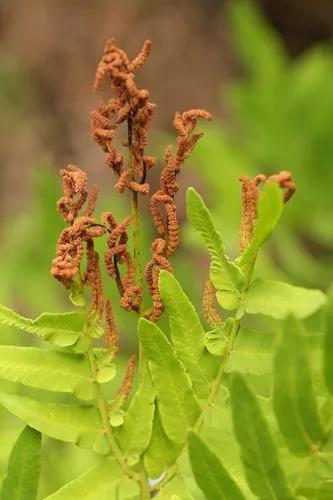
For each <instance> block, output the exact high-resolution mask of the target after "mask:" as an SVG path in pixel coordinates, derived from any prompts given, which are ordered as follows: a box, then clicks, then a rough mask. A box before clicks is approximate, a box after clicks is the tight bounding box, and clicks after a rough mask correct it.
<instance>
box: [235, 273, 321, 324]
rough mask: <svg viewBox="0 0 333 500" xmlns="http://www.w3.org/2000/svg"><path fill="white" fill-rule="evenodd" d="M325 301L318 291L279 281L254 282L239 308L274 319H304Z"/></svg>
mask: <svg viewBox="0 0 333 500" xmlns="http://www.w3.org/2000/svg"><path fill="white" fill-rule="evenodd" d="M325 301H326V297H325V295H324V294H323V292H321V291H320V290H309V289H306V288H301V287H296V286H293V285H289V284H288V283H283V282H281V281H269V280H267V281H263V280H259V279H258V280H256V281H254V282H253V284H252V285H251V286H250V288H249V290H248V292H247V294H246V295H245V297H244V300H243V302H242V304H241V308H242V309H243V310H244V312H247V313H249V314H264V315H266V316H271V317H272V318H275V319H285V318H287V317H288V316H291V315H292V316H295V317H296V318H306V317H307V316H310V315H311V314H313V313H314V312H316V311H317V310H318V309H320V308H321V307H322V306H323V305H324V304H325Z"/></svg>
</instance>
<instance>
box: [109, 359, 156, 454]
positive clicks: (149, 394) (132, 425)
mask: <svg viewBox="0 0 333 500" xmlns="http://www.w3.org/2000/svg"><path fill="white" fill-rule="evenodd" d="M154 400H155V389H154V386H153V383H152V380H151V375H150V372H149V368H148V364H147V363H145V365H144V367H143V370H142V377H141V380H140V383H139V387H138V389H137V391H136V393H135V395H134V397H133V399H132V401H131V403H130V405H129V408H128V410H127V411H126V413H125V417H124V424H123V426H122V427H121V428H120V429H119V431H118V432H117V433H116V438H117V441H118V443H119V444H120V447H121V449H122V451H123V452H124V454H125V455H126V456H132V457H140V455H142V453H143V452H144V451H145V450H146V449H147V448H148V446H149V442H150V439H151V435H152V430H153V420H154V412H155V406H154Z"/></svg>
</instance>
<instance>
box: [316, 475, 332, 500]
mask: <svg viewBox="0 0 333 500" xmlns="http://www.w3.org/2000/svg"><path fill="white" fill-rule="evenodd" d="M332 498H333V479H330V480H328V481H322V482H321V483H320V485H319V488H318V490H317V494H316V500H332Z"/></svg>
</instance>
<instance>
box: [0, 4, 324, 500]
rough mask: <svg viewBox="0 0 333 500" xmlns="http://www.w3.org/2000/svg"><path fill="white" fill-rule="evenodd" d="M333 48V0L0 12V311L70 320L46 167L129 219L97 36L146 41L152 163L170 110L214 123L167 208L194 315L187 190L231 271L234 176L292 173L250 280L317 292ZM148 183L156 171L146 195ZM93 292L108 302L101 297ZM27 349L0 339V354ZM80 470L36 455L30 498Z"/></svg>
mask: <svg viewBox="0 0 333 500" xmlns="http://www.w3.org/2000/svg"><path fill="white" fill-rule="evenodd" d="M332 34H333V3H332V2H331V0H317V1H316V2H312V1H311V0H284V1H280V2H275V1H274V0H262V1H260V2H259V1H258V2H257V3H254V2H252V3H249V2H246V1H233V0H230V1H229V2H228V1H221V0H204V1H199V0H191V1H190V0H187V1H186V0H178V1H176V0H175V1H172V0H161V1H153V0H123V1H122V2H117V1H116V0H111V1H107V0H99V1H98V2H93V1H84V0H73V1H71V2H67V1H65V0H58V1H57V2H53V1H52V0H35V1H34V2H33V3H32V4H31V3H30V2H24V1H23V0H11V1H3V2H1V5H0V39H1V47H0V104H1V114H0V130H1V135H0V146H1V152H2V155H1V158H0V169H1V175H0V217H1V220H0V276H1V280H0V302H1V303H2V304H4V305H7V306H10V307H14V308H16V309H17V310H18V311H19V312H20V313H21V314H24V315H27V316H31V317H32V316H36V315H38V314H39V313H40V312H42V311H44V310H48V311H51V312H53V311H62V310H66V309H68V308H69V307H70V304H69V302H68V298H67V295H66V293H65V292H64V290H63V289H62V288H61V286H60V285H59V284H58V283H57V282H56V281H55V280H53V279H52V278H51V276H50V275H49V267H50V262H51V259H52V258H53V255H54V249H55V244H56V240H57V237H58V234H59V232H60V231H61V230H62V228H63V223H62V220H61V218H60V216H59V215H58V214H57V212H56V210H55V203H56V200H57V198H59V196H60V193H61V189H60V182H59V178H58V175H57V171H58V169H59V168H62V167H63V166H66V164H67V163H74V164H77V165H79V166H80V167H81V168H83V169H84V170H87V171H88V173H89V175H90V180H91V182H98V183H99V184H100V185H101V186H102V187H103V189H102V194H101V198H100V201H99V209H100V210H104V209H111V210H112V211H113V212H114V213H115V214H116V215H118V216H119V217H120V216H122V215H127V213H128V206H129V205H128V199H127V198H126V197H125V196H119V195H118V194H117V193H115V192H114V191H113V189H112V187H113V184H114V179H113V177H112V173H111V172H110V171H107V170H106V169H105V168H104V166H103V156H102V154H101V152H100V151H99V149H98V147H97V145H96V144H95V143H94V142H93V140H92V139H91V138H90V131H89V129H90V125H89V112H90V111H91V110H92V109H93V108H94V106H95V104H96V102H97V100H98V98H97V97H96V96H94V95H92V94H91V83H92V81H93V77H94V71H95V66H96V63H97V61H98V59H99V57H100V54H101V52H102V49H103V45H104V41H105V39H106V38H107V37H108V36H110V35H112V36H114V37H115V38H116V39H117V41H118V43H119V44H120V45H121V46H122V47H124V48H125V49H126V50H128V52H129V54H130V55H132V54H133V55H134V54H135V53H136V52H137V50H138V49H139V47H140V46H141V44H142V41H143V40H144V39H145V38H150V39H152V41H153V44H154V45H153V52H152V55H151V57H150V59H149V61H148V62H147V64H146V66H145V67H144V68H143V69H142V70H141V71H140V73H139V74H138V82H139V84H140V85H141V86H144V87H147V88H148V89H149V90H150V91H151V98H152V100H153V101H154V102H156V103H157V105H158V109H157V113H156V118H155V120H154V123H153V127H152V131H151V144H150V148H149V149H150V152H151V153H157V154H158V155H159V157H160V158H161V157H162V154H163V148H164V146H165V145H166V144H168V143H169V142H172V141H173V139H174V137H173V131H172V127H171V123H172V119H173V114H174V111H176V110H183V109H187V108H190V107H195V108H197V107H204V108H206V109H208V110H209V111H211V112H212V113H213V116H214V121H213V123H212V124H209V125H208V126H207V125H204V127H203V128H204V130H205V132H206V135H205V137H204V138H203V139H202V140H201V142H200V144H199V146H198V148H197V150H196V151H195V153H194V155H193V156H192V158H191V159H190V160H189V161H188V162H187V164H186V166H185V168H184V169H183V171H182V174H181V179H182V185H183V188H182V191H181V193H180V194H179V197H178V201H179V217H180V220H181V222H182V224H183V226H182V245H181V248H180V249H179V251H178V253H177V254H176V256H175V257H174V258H173V260H172V264H173V266H174V268H175V270H176V271H175V272H176V276H177V277H178V279H179V280H180V281H181V283H182V285H183V287H184V289H185V290H186V291H187V292H188V294H189V295H190V297H191V299H192V300H193V302H194V303H195V304H196V305H198V307H200V300H201V293H202V283H203V281H204V278H205V275H206V272H207V265H208V261H207V257H206V255H205V254H204V253H203V252H202V251H203V249H202V246H201V242H200V241H199V240H198V238H197V236H196V235H195V234H194V232H193V231H192V230H191V228H190V227H188V225H187V222H186V212H185V202H184V193H185V189H186V187H187V186H188V185H194V186H195V187H196V188H197V189H198V190H199V191H200V192H201V193H202V194H203V195H204V197H205V199H206V202H207V204H208V205H209V207H210V209H211V210H212V212H213V214H214V216H215V220H216V223H217V225H218V227H219V229H220V230H221V233H222V234H223V236H224V238H225V240H226V243H227V246H228V249H229V251H230V252H231V254H232V255H234V256H236V255H237V251H238V247H237V233H238V223H239V218H240V201H239V195H240V183H239V182H238V178H239V176H240V175H245V174H246V175H250V176H254V175H255V174H257V173H259V172H263V173H276V172H278V171H280V170H290V171H291V172H292V174H293V177H294V179H295V182H296V184H297V194H296V196H295V197H294V198H293V199H292V201H291V202H290V204H288V207H287V210H286V211H285V215H284V218H283V220H282V223H281V224H280V227H279V229H278V231H277V233H276V234H275V236H274V238H273V239H272V240H271V241H270V242H269V244H268V245H267V246H266V251H265V254H264V255H262V256H261V258H260V262H259V266H258V269H257V273H258V274H260V275H266V276H270V277H273V276H279V277H283V278H284V279H286V280H288V281H289V282H294V283H298V284H301V285H304V286H312V287H320V288H322V289H324V290H325V289H326V288H327V287H328V285H329V284H330V283H331V281H332V278H333V265H332V264H333V262H332V260H333V251H332V250H333V220H332V213H333V196H332V190H333V140H332V131H333V83H332V82H333V55H332ZM160 168H161V162H160V163H159V165H158V167H157V168H156V169H155V171H154V172H152V177H151V184H152V186H153V188H152V189H154V187H156V186H157V182H158V175H159V171H160ZM141 210H142V215H143V217H142V219H143V221H144V224H145V226H144V228H143V231H142V244H143V246H144V251H143V255H144V258H145V259H146V260H147V258H148V255H149V247H150V243H151V241H152V238H153V236H154V232H153V228H152V225H151V222H150V218H149V217H148V213H149V212H148V203H147V202H143V203H142V204H141ZM194 274H195V277H196V278H198V279H196V280H195V281H194V280H193V276H194ZM199 278H200V279H199ZM107 293H108V295H109V296H111V297H113V298H114V301H115V302H117V299H116V294H115V290H114V285H113V283H108V288H107ZM119 318H120V329H121V331H122V333H123V336H124V337H123V343H122V348H123V352H124V353H127V352H130V351H133V350H135V348H136V339H135V336H136V333H135V318H134V317H132V316H131V315H128V314H126V313H123V312H120V313H119ZM30 342H31V340H30V338H28V336H26V335H24V334H22V333H20V332H16V331H12V330H11V329H10V328H4V327H1V343H4V344H5V343H8V344H17V345H19V344H27V343H30ZM7 386H8V384H7ZM11 389H12V390H16V391H18V392H21V393H22V392H23V391H24V389H23V388H22V387H20V386H14V385H12V386H11ZM40 397H45V396H44V395H42V394H40ZM0 425H1V439H0V479H1V477H2V476H3V474H4V471H5V469H6V463H7V458H8V453H9V450H10V448H11V446H12V444H13V442H14V440H15V439H16V437H17V434H18V432H19V430H20V429H21V427H22V424H21V423H20V421H18V420H16V419H15V418H14V417H12V416H9V414H8V413H6V412H5V411H3V410H1V411H0ZM93 460H94V457H93V456H92V455H91V454H90V453H89V452H85V451H83V450H81V449H80V450H77V449H76V448H75V447H72V446H69V445H64V444H62V443H60V442H56V441H52V440H45V444H44V465H43V475H42V485H41V489H40V494H41V498H42V497H43V496H44V495H46V494H47V493H50V492H52V491H54V490H55V489H57V488H58V487H60V486H61V485H62V484H63V483H64V482H65V481H67V480H69V479H71V478H72V477H75V476H77V475H78V474H79V472H80V471H81V470H83V469H85V468H87V466H88V465H89V464H90V463H92V462H93Z"/></svg>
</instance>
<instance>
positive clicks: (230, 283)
mask: <svg viewBox="0 0 333 500" xmlns="http://www.w3.org/2000/svg"><path fill="white" fill-rule="evenodd" d="M187 214H188V218H189V220H190V222H191V224H192V225H193V226H194V227H195V229H196V230H197V231H198V232H199V233H200V234H201V236H202V238H203V239H204V241H205V243H206V245H207V248H208V251H209V254H210V256H211V258H212V262H211V267H210V279H211V281H212V283H213V285H214V287H215V288H216V289H217V290H227V291H232V292H237V291H238V290H241V289H242V288H243V287H244V285H245V283H246V280H245V276H244V274H243V273H242V271H241V269H239V267H237V266H236V265H235V264H234V263H232V262H231V261H230V260H229V258H228V256H227V254H226V250H225V247H224V244H223V241H222V238H221V235H220V234H219V232H218V231H217V230H216V227H215V225H214V222H213V220H212V217H211V215H210V213H209V210H208V208H207V207H206V205H205V203H204V201H203V199H202V198H201V196H200V195H199V193H197V192H196V190H195V189H193V188H189V189H188V190H187Z"/></svg>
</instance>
